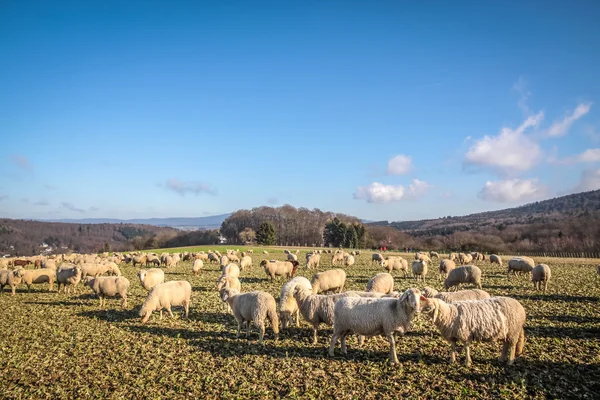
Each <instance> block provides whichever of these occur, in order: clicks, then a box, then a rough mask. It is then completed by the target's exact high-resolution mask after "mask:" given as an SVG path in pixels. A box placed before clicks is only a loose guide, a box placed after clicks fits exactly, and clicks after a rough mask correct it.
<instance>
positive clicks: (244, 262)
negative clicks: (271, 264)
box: [240, 256, 252, 270]
mask: <svg viewBox="0 0 600 400" xmlns="http://www.w3.org/2000/svg"><path fill="white" fill-rule="evenodd" d="M240 269H241V270H244V269H252V257H250V256H244V257H242V259H241V260H240Z"/></svg>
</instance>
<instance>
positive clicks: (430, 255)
mask: <svg viewBox="0 0 600 400" xmlns="http://www.w3.org/2000/svg"><path fill="white" fill-rule="evenodd" d="M429 258H431V259H432V260H433V259H434V258H437V259H439V258H440V255H439V254H438V252H437V251H430V252H429Z"/></svg>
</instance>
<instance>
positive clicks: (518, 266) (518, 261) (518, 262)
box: [506, 257, 535, 278]
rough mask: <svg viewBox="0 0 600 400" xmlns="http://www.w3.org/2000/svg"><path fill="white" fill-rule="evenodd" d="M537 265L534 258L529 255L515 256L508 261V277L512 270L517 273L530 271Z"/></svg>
mask: <svg viewBox="0 0 600 400" xmlns="http://www.w3.org/2000/svg"><path fill="white" fill-rule="evenodd" d="M533 267H535V262H534V261H533V259H531V258H529V257H514V258H511V259H510V261H509V262H508V271H507V272H506V277H507V278H510V272H511V271H513V272H514V273H515V274H516V273H517V272H524V273H530V272H531V270H533Z"/></svg>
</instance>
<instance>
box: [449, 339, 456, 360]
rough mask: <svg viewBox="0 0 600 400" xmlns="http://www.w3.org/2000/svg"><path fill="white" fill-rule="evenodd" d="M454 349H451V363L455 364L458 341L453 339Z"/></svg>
mask: <svg viewBox="0 0 600 400" xmlns="http://www.w3.org/2000/svg"><path fill="white" fill-rule="evenodd" d="M450 344H451V345H452V349H451V350H450V364H454V363H455V362H456V341H455V340H453V341H452V342H451V343H450Z"/></svg>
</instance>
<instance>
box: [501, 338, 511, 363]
mask: <svg viewBox="0 0 600 400" xmlns="http://www.w3.org/2000/svg"><path fill="white" fill-rule="evenodd" d="M510 345H511V344H510V343H509V342H508V340H505V341H504V343H503V344H502V356H500V361H502V362H504V361H506V357H507V355H508V349H509V346H510Z"/></svg>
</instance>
